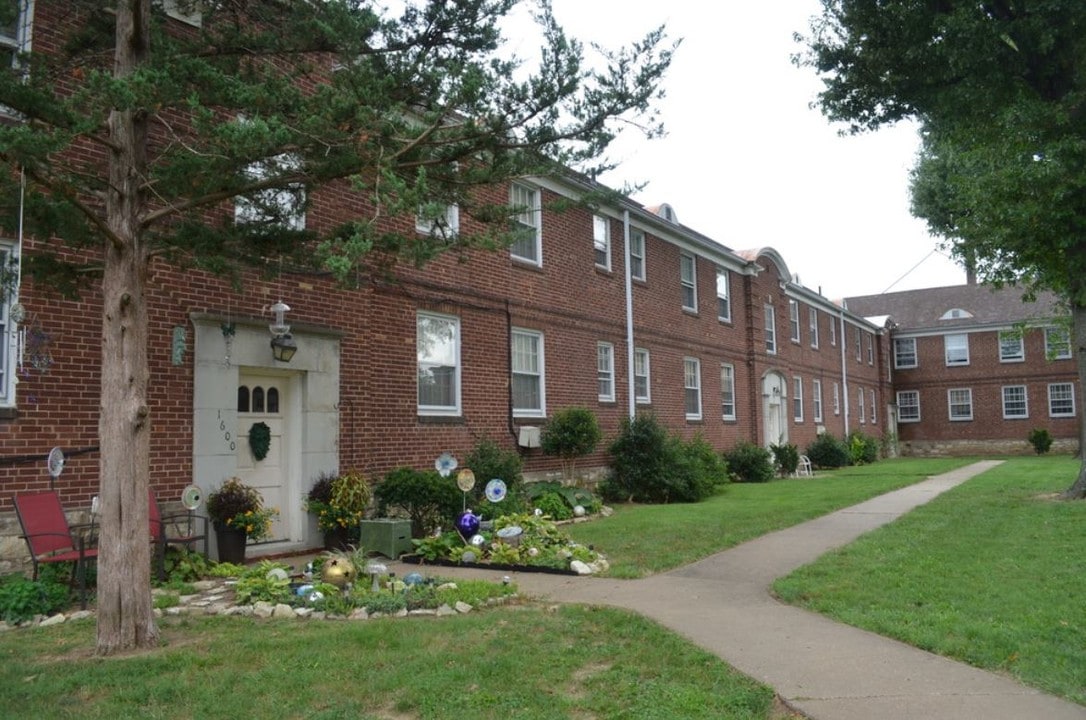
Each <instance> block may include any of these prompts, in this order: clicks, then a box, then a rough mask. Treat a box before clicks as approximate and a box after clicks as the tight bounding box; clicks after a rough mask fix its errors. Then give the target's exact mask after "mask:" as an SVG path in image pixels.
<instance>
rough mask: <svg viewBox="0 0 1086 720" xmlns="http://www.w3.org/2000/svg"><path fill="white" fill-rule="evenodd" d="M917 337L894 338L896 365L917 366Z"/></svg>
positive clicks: (900, 366)
mask: <svg viewBox="0 0 1086 720" xmlns="http://www.w3.org/2000/svg"><path fill="white" fill-rule="evenodd" d="M916 365H917V363H916V338H894V367H895V368H897V369H898V370H901V369H904V368H914V367H916Z"/></svg>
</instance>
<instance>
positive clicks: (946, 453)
mask: <svg viewBox="0 0 1086 720" xmlns="http://www.w3.org/2000/svg"><path fill="white" fill-rule="evenodd" d="M898 449H899V451H900V453H901V456H902V457H961V456H966V455H1034V454H1035V451H1034V450H1033V446H1032V445H1030V444H1029V443H1028V442H1026V441H1025V440H931V441H927V440H925V441H919V440H913V441H909V442H901V443H899V445H898ZM1048 452H1049V453H1050V454H1052V455H1076V454H1077V453H1078V441H1077V440H1056V441H1055V442H1053V443H1052V448H1051V449H1050V450H1049V451H1048Z"/></svg>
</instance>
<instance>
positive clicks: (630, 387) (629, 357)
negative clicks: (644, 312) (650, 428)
mask: <svg viewBox="0 0 1086 720" xmlns="http://www.w3.org/2000/svg"><path fill="white" fill-rule="evenodd" d="M622 236H623V240H624V241H625V243H626V399H627V401H628V402H627V405H628V406H629V408H628V412H629V415H630V419H631V420H633V418H634V414H635V413H636V411H637V399H636V398H635V397H634V321H633V273H632V272H631V271H630V211H629V210H623V211H622Z"/></svg>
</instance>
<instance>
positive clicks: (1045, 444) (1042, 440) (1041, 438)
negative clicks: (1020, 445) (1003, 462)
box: [1026, 428, 1052, 455]
mask: <svg viewBox="0 0 1086 720" xmlns="http://www.w3.org/2000/svg"><path fill="white" fill-rule="evenodd" d="M1026 439H1027V440H1029V444H1030V445H1032V446H1033V449H1034V451H1036V453H1037V454H1038V455H1044V454H1045V453H1046V452H1048V450H1049V448H1051V447H1052V433H1050V432H1048V430H1046V429H1044V428H1034V429H1032V430H1030V431H1029V435H1027V436H1026Z"/></svg>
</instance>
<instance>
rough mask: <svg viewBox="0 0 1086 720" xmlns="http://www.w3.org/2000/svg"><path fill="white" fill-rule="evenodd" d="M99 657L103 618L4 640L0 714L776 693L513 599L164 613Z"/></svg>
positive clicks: (254, 711) (491, 707) (716, 714)
mask: <svg viewBox="0 0 1086 720" xmlns="http://www.w3.org/2000/svg"><path fill="white" fill-rule="evenodd" d="M162 633H163V637H164V639H165V642H164V644H163V646H162V647H161V648H160V649H158V650H155V651H152V652H145V653H140V654H137V655H131V656H128V657H116V658H109V659H99V658H94V657H92V652H93V648H94V634H95V633H94V624H93V622H92V621H89V620H86V621H77V622H73V623H70V624H65V625H61V626H56V627H52V628H43V629H33V630H19V631H12V632H7V633H4V634H3V635H0V717H23V718H74V717H78V718H81V719H94V718H104V719H105V718H108V719H109V720H113V719H114V718H164V719H168V720H188V719H193V720H196V719H204V718H299V719H303V718H304V719H305V720H320V719H321V718H326V719H328V720H331V719H333V718H335V719H336V720H339V718H364V719H365V718H371V719H374V720H377V719H383V720H389V719H392V718H396V719H403V720H407V719H415V720H426V719H428V718H433V719H436V720H445V719H447V718H471V720H490V719H492V720H506V719H508V718H518V720H519V719H526V720H531V719H533V718H660V719H661V720H664V719H670V718H694V717H703V718H725V719H729V718H731V719H735V720H765V719H766V718H771V717H776V715H774V714H773V710H772V707H773V692H772V691H771V690H770V689H769V688H766V687H765V686H762V685H759V684H757V683H755V682H753V681H751V680H749V679H747V678H746V677H743V676H741V675H739V674H738V673H736V672H735V671H733V670H731V669H730V668H729V667H728V666H727V665H726V664H724V663H723V662H722V661H720V660H719V659H718V658H716V657H714V656H712V655H709V654H708V653H706V652H704V651H702V650H700V649H698V648H696V647H694V646H693V645H691V644H690V643H688V642H686V641H685V640H682V639H680V638H679V637H677V636H675V635H673V634H671V633H668V632H666V631H664V630H662V629H661V628H660V627H658V626H656V625H655V624H653V623H651V622H649V621H647V620H644V619H642V618H640V617H638V616H636V615H633V614H631V613H627V612H622V611H618V610H610V609H590V608H582V607H573V606H569V607H561V608H559V609H558V610H557V611H548V610H547V609H544V608H541V607H532V606H525V607H515V608H510V609H502V610H490V611H485V612H476V613H472V614H470V615H463V616H457V617H450V618H441V619H432V618H426V619H409V620H403V619H383V620H368V621H354V622H348V621H342V622H334V621H295V620H286V621H273V620H268V621H254V620H253V619H251V618H231V617H199V618H192V619H182V620H180V621H179V622H167V621H163V622H162Z"/></svg>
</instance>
